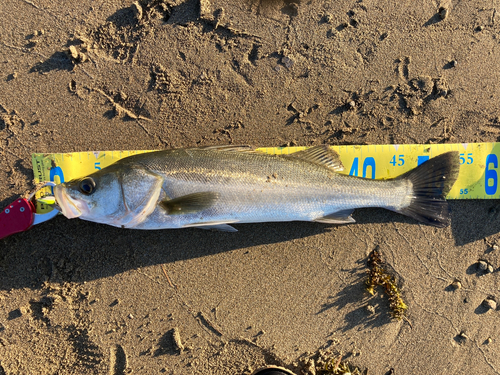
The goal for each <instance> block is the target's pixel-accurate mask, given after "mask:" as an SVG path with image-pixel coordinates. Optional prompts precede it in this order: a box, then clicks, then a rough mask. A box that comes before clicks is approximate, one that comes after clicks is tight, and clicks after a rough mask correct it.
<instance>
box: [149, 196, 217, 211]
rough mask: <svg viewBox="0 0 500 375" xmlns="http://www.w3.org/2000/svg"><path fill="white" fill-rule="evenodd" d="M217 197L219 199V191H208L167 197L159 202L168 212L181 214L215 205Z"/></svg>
mask: <svg viewBox="0 0 500 375" xmlns="http://www.w3.org/2000/svg"><path fill="white" fill-rule="evenodd" d="M217 199H219V193H215V192H211V191H206V192H200V193H193V194H188V195H184V196H182V197H177V198H174V199H166V200H163V201H161V202H160V203H159V204H160V207H162V208H163V209H164V210H165V211H166V213H167V214H169V215H181V214H188V213H193V212H199V211H203V210H205V209H207V208H209V207H211V206H213V205H214V203H215V202H216V201H217Z"/></svg>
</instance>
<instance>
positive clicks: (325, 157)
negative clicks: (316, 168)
mask: <svg viewBox="0 0 500 375" xmlns="http://www.w3.org/2000/svg"><path fill="white" fill-rule="evenodd" d="M288 157H291V158H298V159H301V160H306V161H308V162H310V163H313V164H317V165H321V166H323V167H327V168H329V169H332V170H333V171H335V172H340V171H343V170H344V165H343V164H342V162H341V161H340V157H339V154H337V153H336V152H335V151H333V150H332V149H331V148H330V147H328V146H326V145H323V146H314V147H311V148H308V149H307V150H304V151H298V152H294V153H293V154H290V155H288Z"/></svg>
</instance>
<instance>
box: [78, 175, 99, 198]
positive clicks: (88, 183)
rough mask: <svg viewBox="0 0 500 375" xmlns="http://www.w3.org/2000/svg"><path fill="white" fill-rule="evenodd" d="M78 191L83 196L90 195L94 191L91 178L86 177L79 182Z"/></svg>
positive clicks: (93, 183)
mask: <svg viewBox="0 0 500 375" xmlns="http://www.w3.org/2000/svg"><path fill="white" fill-rule="evenodd" d="M79 188H80V191H81V192H82V193H83V194H85V195H90V194H92V193H93V192H94V190H95V182H94V180H93V179H92V178H90V177H87V178H84V179H83V180H81V181H80V186H79Z"/></svg>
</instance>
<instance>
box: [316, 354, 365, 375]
mask: <svg viewBox="0 0 500 375" xmlns="http://www.w3.org/2000/svg"><path fill="white" fill-rule="evenodd" d="M365 373H366V372H365ZM317 374H318V375H361V370H360V369H359V368H357V367H351V366H349V362H347V361H342V356H341V355H340V356H339V357H338V358H332V359H331V360H330V361H328V362H326V364H325V367H324V368H322V369H318V370H317Z"/></svg>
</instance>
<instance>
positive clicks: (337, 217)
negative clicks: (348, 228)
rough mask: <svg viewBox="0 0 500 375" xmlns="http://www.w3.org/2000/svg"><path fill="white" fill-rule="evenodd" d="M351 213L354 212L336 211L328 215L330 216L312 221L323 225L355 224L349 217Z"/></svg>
mask: <svg viewBox="0 0 500 375" xmlns="http://www.w3.org/2000/svg"><path fill="white" fill-rule="evenodd" d="M353 212H354V210H342V211H337V212H334V213H333V214H330V215H326V216H323V217H318V218H317V219H314V221H315V222H317V223H325V224H348V223H355V222H356V220H354V219H353V218H352V216H351V214H352V213H353Z"/></svg>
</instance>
